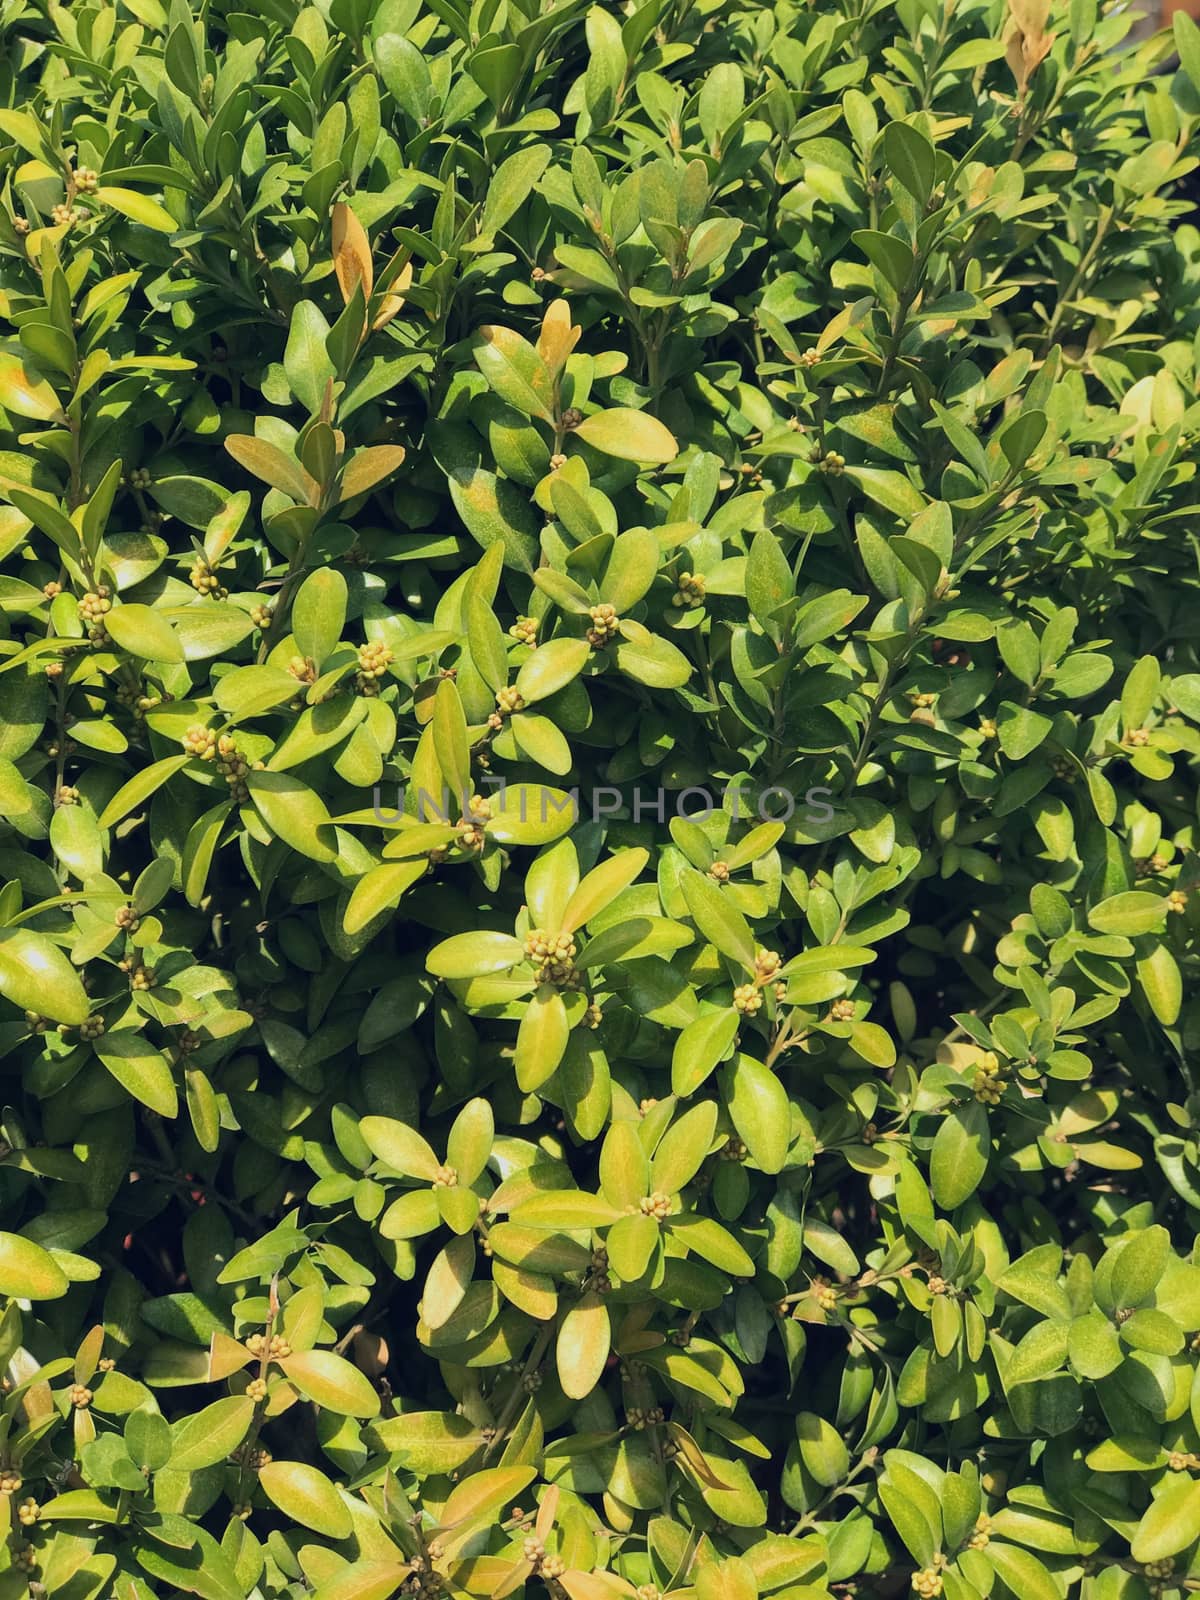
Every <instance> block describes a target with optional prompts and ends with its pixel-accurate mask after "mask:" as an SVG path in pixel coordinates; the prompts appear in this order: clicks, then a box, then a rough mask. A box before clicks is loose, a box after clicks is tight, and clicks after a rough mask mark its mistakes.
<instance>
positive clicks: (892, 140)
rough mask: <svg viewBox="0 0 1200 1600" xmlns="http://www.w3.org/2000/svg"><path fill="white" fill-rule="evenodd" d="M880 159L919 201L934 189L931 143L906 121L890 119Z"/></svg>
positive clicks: (926, 197) (922, 200) (923, 201)
mask: <svg viewBox="0 0 1200 1600" xmlns="http://www.w3.org/2000/svg"><path fill="white" fill-rule="evenodd" d="M880 143H881V147H882V150H883V159H884V161H885V162H886V163H887V165H888V167H889V169H890V170H891V171H892V172H894V173H895V174H896V177H897V178H899V180H900V182H901V183H902V184H903V185H904V187H905V188H906V189H907V190H908V192H909V194H910V195H912V197H913V199H914V200H916V201H917V203H918V204H919V205H922V206H923V205H924V204H925V202H926V201H927V200H928V199H929V195H930V192H931V190H932V189H933V177H934V170H935V158H934V152H933V146H932V145H931V144H930V142H929V140H928V139H927V138H926V137H925V135H924V134H923V133H920V132H918V130H917V129H916V128H914V127H912V126H911V125H910V124H908V123H906V122H889V123H888V125H887V127H886V128H885V129H884V130H883V135H882V138H881V141H880Z"/></svg>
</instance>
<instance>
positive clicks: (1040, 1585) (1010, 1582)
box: [987, 1539, 1062, 1600]
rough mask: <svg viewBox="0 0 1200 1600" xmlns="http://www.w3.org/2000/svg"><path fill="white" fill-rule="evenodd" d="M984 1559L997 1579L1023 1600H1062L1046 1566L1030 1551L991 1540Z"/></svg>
mask: <svg viewBox="0 0 1200 1600" xmlns="http://www.w3.org/2000/svg"><path fill="white" fill-rule="evenodd" d="M987 1558H988V1560H989V1561H990V1562H991V1564H992V1566H993V1568H994V1569H995V1571H996V1575H997V1576H998V1577H999V1578H1001V1579H1002V1580H1003V1581H1004V1583H1005V1584H1006V1585H1007V1587H1008V1588H1009V1590H1010V1591H1011V1592H1012V1593H1013V1594H1014V1595H1020V1596H1021V1597H1022V1600H1062V1594H1061V1591H1060V1590H1059V1587H1058V1585H1057V1583H1055V1581H1054V1579H1053V1578H1052V1577H1051V1576H1050V1574H1049V1572H1048V1571H1047V1570H1046V1567H1045V1564H1044V1563H1043V1562H1042V1561H1040V1560H1039V1559H1038V1557H1037V1556H1035V1555H1034V1554H1033V1553H1032V1552H1031V1551H1029V1550H1022V1549H1021V1548H1020V1546H1018V1545H1015V1544H1002V1543H1001V1542H1000V1541H999V1540H998V1539H993V1540H992V1541H991V1542H990V1543H989V1545H988V1547H987Z"/></svg>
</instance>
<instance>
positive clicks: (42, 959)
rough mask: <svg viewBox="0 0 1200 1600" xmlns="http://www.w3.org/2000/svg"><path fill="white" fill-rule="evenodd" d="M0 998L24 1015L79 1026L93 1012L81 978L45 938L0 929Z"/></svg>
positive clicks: (44, 936) (20, 929)
mask: <svg viewBox="0 0 1200 1600" xmlns="http://www.w3.org/2000/svg"><path fill="white" fill-rule="evenodd" d="M0 994H2V995H3V996H4V998H5V999H6V1000H8V1001H10V1002H11V1003H12V1004H13V1005H14V1006H16V1007H17V1008H18V1010H21V1011H36V1012H37V1013H38V1015H39V1016H43V1017H49V1018H50V1019H51V1020H52V1021H54V1022H65V1023H68V1024H69V1025H71V1026H73V1027H74V1026H77V1025H78V1024H79V1023H81V1022H83V1021H84V1019H85V1018H86V1017H87V1015H88V1012H89V1010H90V1009H91V1006H90V1002H89V1000H88V997H87V994H86V993H85V991H84V988H83V985H82V984H81V983H80V981H79V975H78V974H77V973H76V971H75V969H74V968H73V967H72V966H71V963H70V962H69V961H68V960H67V958H66V956H65V955H64V954H63V953H62V951H61V950H60V949H59V948H58V946H57V945H56V944H53V943H52V942H51V941H50V940H49V939H48V938H47V937H46V935H45V934H42V933H33V932H31V931H30V930H29V929H28V928H0Z"/></svg>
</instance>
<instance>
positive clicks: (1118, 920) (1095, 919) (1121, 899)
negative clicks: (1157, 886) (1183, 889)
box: [1087, 889, 1168, 939]
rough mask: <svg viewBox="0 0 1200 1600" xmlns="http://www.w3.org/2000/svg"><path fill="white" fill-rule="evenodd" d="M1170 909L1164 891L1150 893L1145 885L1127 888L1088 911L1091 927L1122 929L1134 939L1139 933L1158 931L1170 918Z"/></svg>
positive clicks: (1102, 931) (1097, 930) (1097, 929)
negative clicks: (1142, 887) (1162, 893)
mask: <svg viewBox="0 0 1200 1600" xmlns="http://www.w3.org/2000/svg"><path fill="white" fill-rule="evenodd" d="M1167 910H1168V907H1167V901H1166V897H1165V896H1164V895H1159V894H1150V893H1149V892H1148V891H1147V890H1145V889H1125V890H1122V891H1121V893H1120V894H1112V895H1109V897H1108V899H1107V900H1102V901H1101V902H1100V904H1099V905H1098V906H1093V907H1092V909H1091V910H1090V911H1089V912H1088V918H1087V919H1088V927H1089V928H1094V929H1095V931H1096V932H1097V933H1119V934H1124V936H1125V937H1126V938H1129V939H1132V938H1136V937H1137V936H1138V935H1139V934H1143V933H1155V932H1157V931H1158V929H1159V928H1161V927H1162V925H1163V922H1164V921H1165V919H1166V915H1167Z"/></svg>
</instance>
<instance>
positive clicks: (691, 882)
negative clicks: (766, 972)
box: [679, 871, 754, 973]
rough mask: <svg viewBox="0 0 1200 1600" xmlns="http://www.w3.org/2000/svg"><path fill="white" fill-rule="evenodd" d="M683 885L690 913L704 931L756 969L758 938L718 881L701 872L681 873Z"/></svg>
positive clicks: (746, 967)
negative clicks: (755, 943)
mask: <svg viewBox="0 0 1200 1600" xmlns="http://www.w3.org/2000/svg"><path fill="white" fill-rule="evenodd" d="M679 887H680V889H681V890H682V891H683V898H684V900H685V901H686V902H687V908H688V914H689V916H690V917H691V919H692V921H693V922H694V923H695V924H696V926H697V927H698V928H699V930H700V932H701V933H702V934H703V935H704V937H705V938H706V939H707V940H708V942H709V943H710V944H713V945H715V946H716V947H717V949H718V950H719V951H720V952H721V954H722V955H725V956H728V957H729V959H730V960H731V961H733V962H736V963H737V965H738V966H739V967H741V968H743V969H744V971H746V972H747V973H752V972H753V971H754V939H753V936H752V935H751V933H750V926H749V924H748V923H747V921H746V919H745V917H744V916H743V915H742V913H741V912H740V911H739V910H738V909H737V906H736V905H735V904H734V903H733V900H732V899H731V898H730V897H729V896H728V895H727V894H724V893H722V891H721V890H720V889H718V887H717V885H716V883H715V882H714V881H713V880H712V879H711V878H709V877H706V876H704V875H702V874H701V873H699V872H692V871H688V872H685V873H683V874H682V875H681V877H680V879H679Z"/></svg>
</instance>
